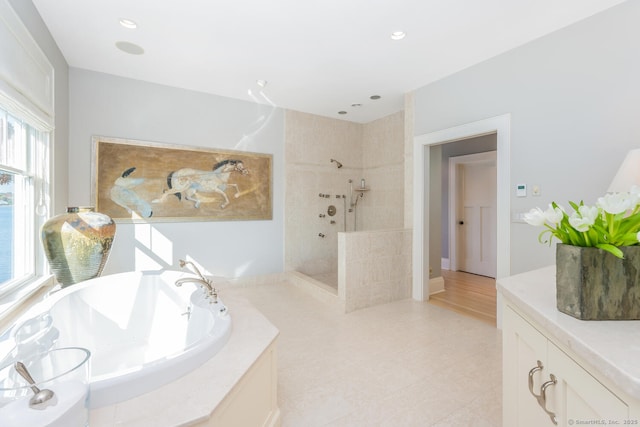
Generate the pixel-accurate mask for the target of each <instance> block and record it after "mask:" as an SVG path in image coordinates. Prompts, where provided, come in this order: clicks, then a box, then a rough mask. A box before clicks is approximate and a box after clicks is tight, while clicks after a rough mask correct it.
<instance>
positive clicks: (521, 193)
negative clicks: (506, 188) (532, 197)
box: [516, 184, 527, 197]
mask: <svg viewBox="0 0 640 427" xmlns="http://www.w3.org/2000/svg"><path fill="white" fill-rule="evenodd" d="M516 196H518V197H527V184H518V185H516Z"/></svg>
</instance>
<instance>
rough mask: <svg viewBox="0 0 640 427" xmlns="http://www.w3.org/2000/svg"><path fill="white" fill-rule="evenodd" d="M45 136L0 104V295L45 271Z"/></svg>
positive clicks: (47, 134)
mask: <svg viewBox="0 0 640 427" xmlns="http://www.w3.org/2000/svg"><path fill="white" fill-rule="evenodd" d="M49 135H50V132H48V131H45V130H41V129H37V128H36V127H35V126H33V125H31V124H30V123H28V122H26V121H25V120H23V119H21V118H19V117H16V116H15V115H12V114H11V113H9V112H8V111H7V110H5V109H3V108H2V107H1V106H0V297H2V296H3V295H5V294H6V293H8V292H10V291H13V290H15V289H16V288H17V287H20V286H21V285H24V284H27V283H30V282H33V281H34V279H36V278H37V277H38V276H42V275H43V272H44V268H43V265H42V256H41V253H42V251H41V249H40V247H41V246H40V239H39V235H38V232H37V231H38V230H39V227H40V225H41V224H42V222H43V221H44V217H45V216H46V213H47V194H48V191H47V188H48V184H47V182H48V179H47V176H48V152H49V139H50V136H49Z"/></svg>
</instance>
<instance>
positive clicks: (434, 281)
mask: <svg viewBox="0 0 640 427" xmlns="http://www.w3.org/2000/svg"><path fill="white" fill-rule="evenodd" d="M440 292H444V277H442V276H439V277H432V278H431V279H429V295H433V294H439V293H440Z"/></svg>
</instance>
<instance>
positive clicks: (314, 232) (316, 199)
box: [286, 158, 369, 289]
mask: <svg viewBox="0 0 640 427" xmlns="http://www.w3.org/2000/svg"><path fill="white" fill-rule="evenodd" d="M300 169H303V168H302V167H301V168H300ZM304 169H305V170H304V171H303V170H301V171H299V173H298V174H296V178H295V180H292V185H293V188H296V189H300V190H296V191H291V192H288V197H289V198H290V199H291V201H292V203H291V204H290V205H291V210H290V214H291V215H290V217H289V219H287V229H288V231H289V232H288V233H287V237H286V240H287V246H288V248H289V250H288V251H287V264H288V269H292V270H296V271H298V272H300V273H303V274H304V275H306V276H309V277H311V278H313V279H315V280H318V281H320V282H322V283H324V284H326V285H328V286H330V287H332V288H335V289H337V286H338V233H340V232H352V231H356V230H357V229H358V227H359V225H358V224H359V223H361V221H360V220H359V217H360V216H361V215H362V212H361V211H362V206H363V200H362V199H363V198H364V195H365V193H366V192H367V191H368V190H369V188H367V187H365V184H366V181H365V180H364V179H363V178H357V179H354V178H353V176H354V175H356V176H358V175H360V174H361V173H362V171H361V169H360V168H357V169H356V168H350V167H349V166H345V164H343V163H342V162H341V161H338V160H336V159H334V158H330V159H329V160H328V162H327V163H325V164H324V166H318V167H308V166H306V167H305V168H304ZM294 182H295V183H294ZM294 200H295V203H294V202H293V201H294Z"/></svg>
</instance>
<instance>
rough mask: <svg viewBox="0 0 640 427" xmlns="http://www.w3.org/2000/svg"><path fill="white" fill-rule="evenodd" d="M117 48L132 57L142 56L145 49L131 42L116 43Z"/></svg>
mask: <svg viewBox="0 0 640 427" xmlns="http://www.w3.org/2000/svg"><path fill="white" fill-rule="evenodd" d="M116 47H117V48H118V49H120V50H121V51H123V52H127V53H130V54H131V55H142V54H143V53H144V49H143V48H141V47H140V46H138V45H137V44H133V43H130V42H116Z"/></svg>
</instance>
